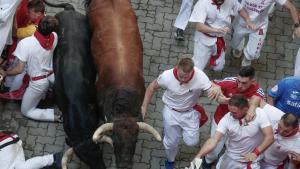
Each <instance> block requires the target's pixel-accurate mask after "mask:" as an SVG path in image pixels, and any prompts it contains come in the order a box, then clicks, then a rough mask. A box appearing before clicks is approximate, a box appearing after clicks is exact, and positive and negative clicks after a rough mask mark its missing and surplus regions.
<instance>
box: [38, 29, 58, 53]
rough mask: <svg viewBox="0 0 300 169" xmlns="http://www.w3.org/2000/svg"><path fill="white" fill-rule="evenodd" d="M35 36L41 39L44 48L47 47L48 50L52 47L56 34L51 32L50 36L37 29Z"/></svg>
mask: <svg viewBox="0 0 300 169" xmlns="http://www.w3.org/2000/svg"><path fill="white" fill-rule="evenodd" d="M34 37H35V38H36V39H37V40H38V41H39V43H40V45H41V46H42V47H43V48H44V49H46V50H50V49H52V46H53V42H54V34H53V33H51V34H50V35H48V36H44V35H42V34H41V33H40V32H39V31H35V32H34Z"/></svg>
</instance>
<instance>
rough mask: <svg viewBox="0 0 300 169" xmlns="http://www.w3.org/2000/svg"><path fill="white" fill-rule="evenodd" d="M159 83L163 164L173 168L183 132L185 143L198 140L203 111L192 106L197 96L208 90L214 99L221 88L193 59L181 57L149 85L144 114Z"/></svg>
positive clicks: (193, 142)
mask: <svg viewBox="0 0 300 169" xmlns="http://www.w3.org/2000/svg"><path fill="white" fill-rule="evenodd" d="M160 87H163V88H165V89H166V91H165V93H164V95H163V97H162V101H163V102H164V104H165V106H164V108H163V110H162V113H163V123H164V131H165V136H164V139H163V144H164V147H165V152H166V156H167V160H166V162H165V167H166V169H173V168H174V161H175V157H176V154H177V152H178V144H179V141H180V138H181V137H182V136H183V140H184V142H185V143H186V144H187V145H188V146H194V145H196V144H197V143H198V142H199V125H200V124H199V117H200V116H202V114H201V115H200V114H199V112H198V111H196V110H195V107H196V105H197V102H198V99H199V96H200V95H201V94H202V92H203V91H207V92H208V97H209V98H211V99H216V98H218V96H219V95H220V94H221V90H220V88H219V87H216V86H215V85H213V84H212V83H211V82H210V80H209V79H208V77H207V76H206V75H205V73H203V72H202V71H201V70H199V69H198V68H196V67H194V63H193V61H192V59H190V58H183V59H181V60H180V61H179V63H178V64H177V65H176V67H175V68H173V69H170V70H166V71H164V72H163V73H162V74H161V75H160V76H159V77H158V78H157V79H155V80H154V81H153V82H152V83H151V84H150V85H149V86H148V88H147V90H146V93H145V98H144V102H143V104H142V114H143V116H145V113H146V111H147V107H148V104H149V103H150V101H151V98H152V95H153V93H154V91H155V90H157V89H158V88H160Z"/></svg>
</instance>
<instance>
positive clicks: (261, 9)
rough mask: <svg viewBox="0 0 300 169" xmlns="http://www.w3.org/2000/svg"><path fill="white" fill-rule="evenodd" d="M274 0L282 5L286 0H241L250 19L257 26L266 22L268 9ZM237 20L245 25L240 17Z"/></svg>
mask: <svg viewBox="0 0 300 169" xmlns="http://www.w3.org/2000/svg"><path fill="white" fill-rule="evenodd" d="M274 2H276V3H277V4H279V5H283V4H285V2H286V0H243V1H242V5H243V7H244V8H245V10H246V11H247V12H248V14H249V16H250V19H251V21H252V22H253V23H255V24H256V26H257V28H259V27H261V26H262V25H264V24H266V23H267V21H268V11H269V9H270V8H271V6H272V4H273V3H274ZM239 20H240V23H241V24H242V25H245V21H244V20H243V19H242V18H241V17H239Z"/></svg>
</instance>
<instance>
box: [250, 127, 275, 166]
mask: <svg viewBox="0 0 300 169" xmlns="http://www.w3.org/2000/svg"><path fill="white" fill-rule="evenodd" d="M261 130H262V132H263V134H264V140H263V141H262V143H261V144H260V145H259V146H258V147H256V148H255V150H254V151H252V152H251V153H248V154H246V155H245V157H244V159H245V160H246V161H254V160H255V159H256V158H257V157H258V155H259V154H261V153H262V152H264V151H265V150H266V149H267V148H268V147H269V146H270V145H271V144H272V143H273V142H274V136H273V130H272V127H271V126H267V127H264V128H262V129H261Z"/></svg>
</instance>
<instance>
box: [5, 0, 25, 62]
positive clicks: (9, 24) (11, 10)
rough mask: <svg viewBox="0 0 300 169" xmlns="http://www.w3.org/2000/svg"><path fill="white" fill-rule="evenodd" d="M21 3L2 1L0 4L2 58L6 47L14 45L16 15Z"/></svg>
mask: <svg viewBox="0 0 300 169" xmlns="http://www.w3.org/2000/svg"><path fill="white" fill-rule="evenodd" d="M20 2H21V0H2V1H1V3H0V35H1V38H0V56H1V54H2V51H3V49H4V47H5V45H7V44H9V45H11V44H12V30H13V21H14V15H15V13H16V10H17V8H18V6H19V4H20ZM0 63H1V62H0Z"/></svg>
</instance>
